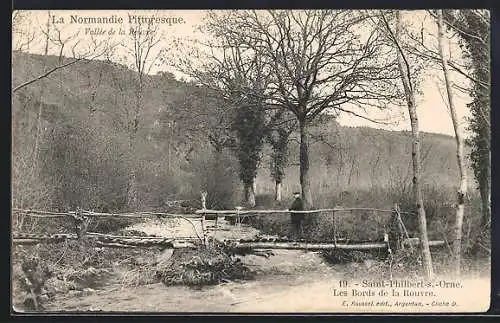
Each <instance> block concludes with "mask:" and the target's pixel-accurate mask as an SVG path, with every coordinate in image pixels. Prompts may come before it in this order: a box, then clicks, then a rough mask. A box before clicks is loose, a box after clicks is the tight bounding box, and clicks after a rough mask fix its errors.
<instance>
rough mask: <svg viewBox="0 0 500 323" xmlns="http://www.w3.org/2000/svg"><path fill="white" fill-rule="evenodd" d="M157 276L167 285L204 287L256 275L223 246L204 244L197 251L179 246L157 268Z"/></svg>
mask: <svg viewBox="0 0 500 323" xmlns="http://www.w3.org/2000/svg"><path fill="white" fill-rule="evenodd" d="M156 276H157V278H159V279H160V280H161V281H162V282H163V283H164V284H166V285H187V286H204V285H215V284H218V283H221V282H224V281H228V280H235V279H251V278H253V276H254V275H253V273H252V272H251V271H250V269H248V267H246V266H245V265H244V264H243V263H242V262H241V261H240V260H239V259H238V258H236V259H233V258H232V257H231V256H229V255H228V254H227V253H226V252H225V251H224V249H223V248H221V247H219V246H207V247H205V246H201V247H198V248H197V249H195V250H190V249H176V250H175V251H174V254H173V255H172V257H171V258H170V259H169V261H168V262H167V263H165V264H163V265H159V266H158V267H157V268H156Z"/></svg>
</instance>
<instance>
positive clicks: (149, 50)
mask: <svg viewBox="0 0 500 323" xmlns="http://www.w3.org/2000/svg"><path fill="white" fill-rule="evenodd" d="M162 38H163V34H162V32H161V31H160V30H159V28H158V24H153V23H141V22H139V23H137V24H135V25H134V26H133V27H132V28H131V29H130V32H129V37H128V41H127V42H126V43H124V44H122V46H123V47H124V48H125V50H126V52H127V54H128V56H129V59H131V60H132V64H131V67H132V68H133V69H134V70H135V72H136V74H135V79H134V86H135V93H134V94H135V102H134V108H133V111H132V112H131V113H130V114H129V120H128V124H127V131H128V133H129V146H130V147H129V148H130V157H131V158H132V159H133V158H134V157H133V156H134V154H135V151H136V140H137V133H138V131H139V124H140V120H141V111H142V109H143V96H144V89H145V86H146V84H145V82H146V76H147V75H148V74H150V72H151V69H152V68H153V67H154V66H155V65H156V64H157V63H158V60H159V58H160V57H161V56H162V54H163V52H164V49H163V48H159V47H160V46H159V45H160V42H161V40H162ZM127 192H128V193H127V206H128V207H129V208H131V209H134V208H136V207H137V198H138V196H137V194H138V193H137V179H136V165H135V164H134V162H132V165H131V169H130V174H129V186H128V191H127Z"/></svg>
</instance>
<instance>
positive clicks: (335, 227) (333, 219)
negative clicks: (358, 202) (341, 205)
mask: <svg viewBox="0 0 500 323" xmlns="http://www.w3.org/2000/svg"><path fill="white" fill-rule="evenodd" d="M332 222H333V244H334V245H335V247H336V246H337V221H336V220H335V210H333V211H332Z"/></svg>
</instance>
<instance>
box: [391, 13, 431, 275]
mask: <svg viewBox="0 0 500 323" xmlns="http://www.w3.org/2000/svg"><path fill="white" fill-rule="evenodd" d="M400 25H401V19H400V12H399V11H396V37H399V30H400V28H401V27H400ZM396 41H397V40H396ZM396 45H397V47H398V49H397V51H398V55H397V58H398V67H399V72H400V74H401V80H402V82H403V87H404V90H405V94H406V103H407V105H408V114H409V116H410V122H411V133H412V145H411V147H412V153H411V155H412V164H413V195H414V199H415V203H416V209H417V214H418V226H419V231H420V248H421V251H422V258H423V266H424V272H425V277H426V278H427V279H428V280H431V279H432V278H433V276H434V270H433V268H432V257H431V251H430V248H429V238H428V235H427V218H426V215H425V209H424V199H423V196H422V188H421V187H420V177H421V174H420V168H421V165H420V164H421V161H420V159H421V157H420V138H419V130H418V116H417V107H416V102H415V93H414V89H413V86H412V84H411V81H410V70H409V66H408V65H407V61H406V59H405V56H404V53H403V52H402V50H401V47H400V46H399V44H396Z"/></svg>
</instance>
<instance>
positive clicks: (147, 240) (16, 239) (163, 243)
mask: <svg viewBox="0 0 500 323" xmlns="http://www.w3.org/2000/svg"><path fill="white" fill-rule="evenodd" d="M12 211H13V213H17V214H22V215H24V216H30V217H36V218H58V217H68V218H70V219H72V221H74V224H75V228H76V234H75V233H72V234H54V235H36V234H32V235H29V234H23V233H15V234H13V236H12V242H13V243H14V244H36V243H54V242H60V241H63V240H66V239H79V240H82V239H83V238H86V239H93V240H95V241H97V244H98V245H100V246H103V247H124V248H125V247H129V248H136V247H154V246H156V247H161V248H184V247H194V246H195V245H197V244H207V243H208V240H209V232H208V231H209V230H208V228H207V225H206V224H207V217H213V218H214V220H215V223H214V224H215V225H214V228H215V230H217V228H218V218H219V217H234V218H236V221H235V222H236V225H240V224H241V220H242V219H243V218H245V217H251V216H259V215H267V216H269V215H273V216H280V215H289V214H290V211H289V210H243V209H241V208H237V209H236V210H210V209H202V210H197V211H195V213H194V214H176V213H165V212H127V213H101V212H94V211H87V210H82V209H77V210H75V211H69V212H51V211H44V210H27V209H17V208H14V209H12ZM353 211H371V212H389V213H391V214H392V215H393V219H394V222H395V224H396V226H395V227H393V229H394V228H396V229H395V230H393V232H384V236H383V237H381V239H380V242H377V241H369V242H363V243H347V242H344V241H337V238H336V234H335V232H336V231H335V230H336V214H338V213H341V212H353ZM294 212H296V213H304V214H311V215H319V214H324V213H327V214H331V218H332V222H333V228H334V235H333V241H326V242H316V241H304V240H298V241H279V240H277V241H258V240H255V241H241V240H238V239H234V240H226V241H223V243H226V244H231V246H232V247H234V248H255V249H262V248H266V249H273V248H274V249H308V250H325V249H330V250H331V249H344V250H373V249H384V248H389V249H390V248H391V247H392V248H397V247H404V246H405V245H409V246H413V245H417V244H418V243H419V242H418V238H412V237H410V236H409V235H408V232H407V230H406V227H405V225H404V223H403V221H402V219H401V214H402V213H408V214H413V213H409V212H401V211H400V210H399V207H398V206H397V205H395V207H394V208H393V209H391V210H386V209H377V208H330V209H318V210H309V211H294ZM102 218H130V219H146V218H157V219H166V218H172V219H173V218H176V219H182V220H184V221H187V222H189V223H190V224H191V225H192V227H193V231H194V233H195V235H196V236H192V237H182V238H180V237H178V238H165V237H154V236H144V237H142V236H117V235H110V234H102V233H95V232H87V228H88V225H89V223H90V221H91V220H92V219H102ZM194 221H200V222H201V233H200V232H198V231H197V229H196V225H195V223H194ZM441 245H444V241H432V242H431V246H441Z"/></svg>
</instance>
